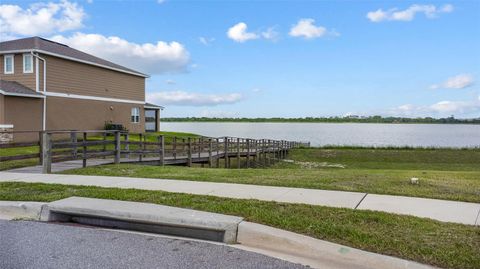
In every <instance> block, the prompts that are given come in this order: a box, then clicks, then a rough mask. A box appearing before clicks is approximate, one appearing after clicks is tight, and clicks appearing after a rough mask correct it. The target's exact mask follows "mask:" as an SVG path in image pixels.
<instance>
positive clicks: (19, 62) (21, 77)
mask: <svg viewBox="0 0 480 269" xmlns="http://www.w3.org/2000/svg"><path fill="white" fill-rule="evenodd" d="M3 57H4V55H0V79H3V80H8V81H16V82H18V83H21V84H23V85H25V86H27V87H29V88H30V89H32V90H35V86H36V83H35V59H34V60H33V73H27V74H24V73H23V54H22V53H20V54H15V57H14V70H13V71H14V73H13V74H5V73H4V63H5V62H4V60H3Z"/></svg>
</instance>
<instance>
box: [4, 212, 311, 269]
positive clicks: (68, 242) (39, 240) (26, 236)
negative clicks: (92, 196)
mask: <svg viewBox="0 0 480 269" xmlns="http://www.w3.org/2000/svg"><path fill="white" fill-rule="evenodd" d="M0 268H2V269H13V268H15V269H16V268H35V269H42V268H49V269H50V268H62V269H64V268H116V269H117V268H305V267H303V266H301V265H298V264H293V263H289V262H286V261H282V260H278V259H275V258H271V257H268V256H264V255H261V254H257V253H253V252H248V251H243V250H239V249H235V248H231V247H228V246H225V245H218V244H210V243H207V242H199V241H189V240H183V239H175V238H168V237H158V236H151V235H145V234H137V233H125V232H120V231H112V230H103V229H97V228H92V227H79V226H71V225H70V226H67V225H60V224H48V223H41V222H31V221H4V220H0Z"/></svg>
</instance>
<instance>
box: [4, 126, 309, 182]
mask: <svg viewBox="0 0 480 269" xmlns="http://www.w3.org/2000/svg"><path fill="white" fill-rule="evenodd" d="M39 136H40V137H41V141H40V142H39V143H38V145H39V153H38V154H27V155H20V156H7V157H5V156H4V157H0V162H3V161H9V160H20V159H27V158H33V157H38V158H39V163H40V164H41V166H37V167H36V168H35V170H38V169H39V168H40V167H41V170H42V172H43V173H51V172H52V164H53V165H54V166H56V167H55V168H54V169H53V171H54V172H57V171H58V170H59V169H60V170H66V169H62V168H61V167H64V168H68V167H72V166H74V167H72V168H76V166H79V164H80V162H81V166H80V167H87V166H90V165H101V164H109V163H115V164H119V163H139V164H148V165H186V166H192V165H194V164H200V165H201V166H202V167H204V166H207V167H217V168H219V167H223V168H242V167H263V166H269V165H271V164H273V163H275V162H277V161H279V160H280V159H284V158H285V157H286V156H287V154H288V152H289V150H290V149H293V148H298V147H306V146H309V143H302V142H296V141H285V140H272V139H249V138H238V137H220V138H212V137H186V138H185V137H181V138H180V137H175V136H173V137H165V136H162V135H160V136H155V135H152V134H150V135H149V134H148V133H147V134H129V133H127V132H122V131H96V130H95V131H46V132H41V133H40V134H39ZM33 144H34V143H13V144H10V145H8V144H7V145H5V144H4V145H0V148H8V147H14V146H15V147H21V146H32V145H33ZM34 155H35V156H34ZM56 164H57V165H56ZM32 168H33V167H32ZM17 170H20V171H21V170H22V169H17ZM23 170H24V169H23Z"/></svg>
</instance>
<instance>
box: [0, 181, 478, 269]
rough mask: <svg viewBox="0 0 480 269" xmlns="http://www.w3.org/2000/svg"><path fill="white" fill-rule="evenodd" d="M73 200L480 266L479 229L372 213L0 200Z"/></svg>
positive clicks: (190, 201)
mask: <svg viewBox="0 0 480 269" xmlns="http://www.w3.org/2000/svg"><path fill="white" fill-rule="evenodd" d="M70 196H82V197H92V198H104V199H115V200H125V201H139V202H149V203H157V204H163V205H169V206H177V207H183V208H191V209H197V210H203V211H209V212H216V213H222V214H229V215H235V216H242V217H244V218H245V219H246V220H248V221H252V222H256V223H262V224H265V225H269V226H273V227H277V228H280V229H285V230H289V231H293V232H297V233H301V234H305V235H308V236H312V237H315V238H318V239H323V240H328V241H332V242H336V243H339V244H344V245H348V246H351V247H355V248H360V249H364V250H367V251H373V252H377V253H382V254H386V255H392V256H397V257H400V258H404V259H409V260H414V261H417V262H421V263H427V264H431V265H435V266H440V267H445V268H463V269H469V268H480V229H478V227H477V228H475V227H473V226H468V225H461V224H453V223H442V222H438V221H434V220H429V219H421V218H416V217H410V216H401V215H395V214H388V213H382V212H374V211H359V210H351V209H343V208H329V207H322V206H310V205H302V204H286V203H276V202H265V201H258V200H241V199H229V198H219V197H212V196H201V195H189V194H179V193H167V192H161V191H144V190H133V189H114V188H100V187H87V186H67V185H55V184H32V183H19V182H12V183H0V200H17V201H46V202H48V201H54V200H58V199H62V198H66V197H70Z"/></svg>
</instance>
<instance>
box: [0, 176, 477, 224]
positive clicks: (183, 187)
mask: <svg viewBox="0 0 480 269" xmlns="http://www.w3.org/2000/svg"><path fill="white" fill-rule="evenodd" d="M9 181H15V182H31V183H33V182H35V183H50V184H64V185H81V186H98V187H111V188H123V189H141V190H161V191H168V192H178V193H189V194H200V195H212V196H218V197H227V198H239V199H258V200H263V201H276V202H285V203H301V204H311V205H322V206H331V207H346V208H351V209H368V210H377V211H384V212H389V213H396V214H404V215H412V216H417V217H425V218H431V219H435V220H439V221H445V222H456V223H462V224H469V225H479V224H480V218H479V214H480V204H478V203H466V202H456V201H446V200H437V199H425V198H416V197H404V196H392V195H377V194H366V193H360V192H344V191H328V190H314V189H303V188H288V187H270V186H259V185H246V184H230V183H214V182H198V181H186V180H168V179H151V178H131V177H107V176H81V175H57V174H31V173H12V172H0V182H9Z"/></svg>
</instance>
